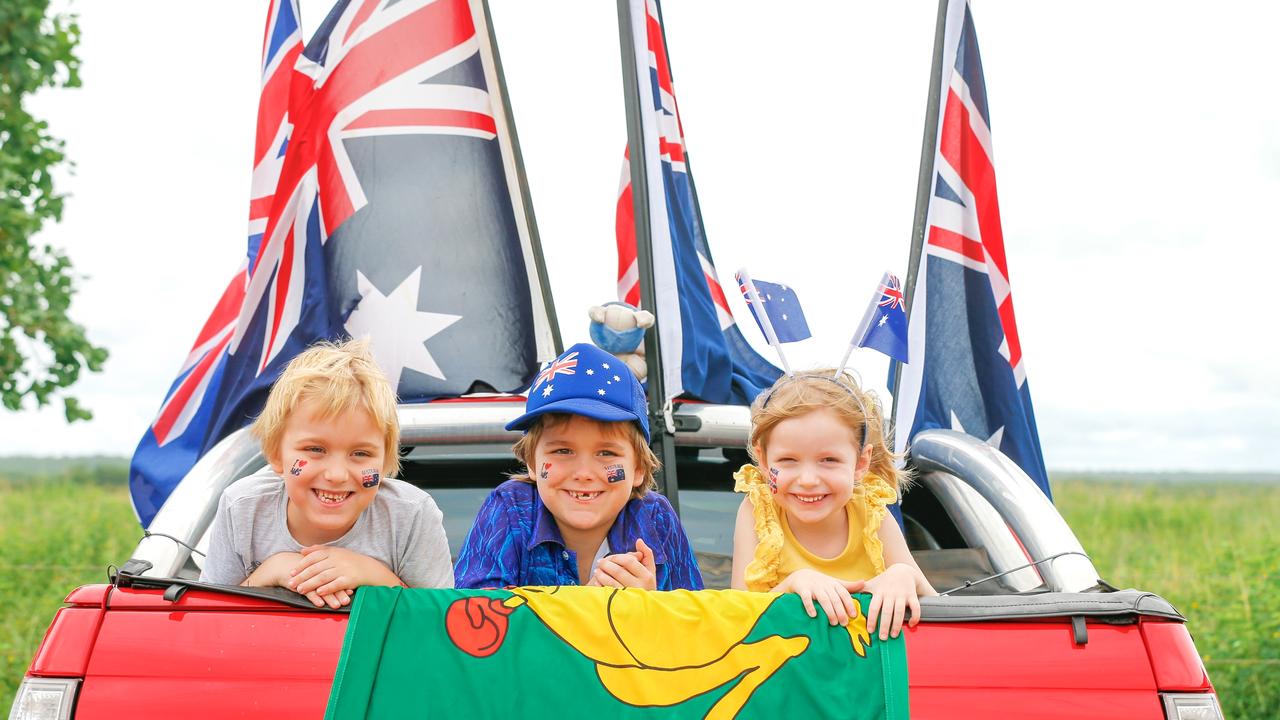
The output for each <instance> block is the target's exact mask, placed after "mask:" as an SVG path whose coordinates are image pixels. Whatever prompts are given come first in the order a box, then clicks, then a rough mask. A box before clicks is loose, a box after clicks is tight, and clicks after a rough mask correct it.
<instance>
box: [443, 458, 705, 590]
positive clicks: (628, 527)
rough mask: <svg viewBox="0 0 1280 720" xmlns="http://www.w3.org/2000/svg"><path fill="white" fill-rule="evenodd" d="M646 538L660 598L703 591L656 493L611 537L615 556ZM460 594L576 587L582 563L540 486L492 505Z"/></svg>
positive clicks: (478, 529)
mask: <svg viewBox="0 0 1280 720" xmlns="http://www.w3.org/2000/svg"><path fill="white" fill-rule="evenodd" d="M637 538H642V539H644V542H645V544H646V545H648V546H649V547H650V549H652V550H653V559H654V564H655V566H656V567H657V571H658V572H657V587H658V589H659V590H678V589H685V590H701V589H702V573H701V572H699V570H698V561H697V560H696V559H695V558H694V556H693V549H692V548H691V547H690V546H689V539H688V538H687V537H685V534H684V528H683V527H682V526H681V525H680V518H678V517H677V516H676V513H675V511H674V510H673V509H672V508H671V503H670V502H668V501H667V499H666V498H665V497H663V496H662V495H661V494H659V493H656V492H650V493H646V494H645V495H644V497H640V498H632V499H631V500H629V501H627V504H626V505H625V506H623V508H622V512H620V513H618V517H617V519H616V520H614V521H613V527H611V528H609V533H608V536H607V539H608V542H609V548H610V550H611V551H612V552H615V553H620V552H630V551H632V550H635V548H636V539H637ZM453 573H454V579H455V584H456V586H457V587H459V588H493V587H507V586H512V585H577V584H578V557H577V555H576V554H575V553H574V552H573V551H572V550H569V549H567V548H566V547H565V546H564V537H563V536H562V535H561V534H560V527H559V526H558V525H556V519H555V516H554V515H552V514H551V511H550V510H548V509H547V508H546V506H545V505H543V504H542V498H541V497H539V495H538V488H537V486H535V485H533V484H532V483H527V482H521V481H519V480H508V481H507V482H504V483H502V484H501V485H499V486H498V487H496V488H494V490H493V492H491V493H489V497H487V498H485V501H484V505H482V506H480V512H478V513H477V514H476V521H475V524H474V525H472V526H471V531H470V532H468V533H467V539H466V540H465V541H464V542H463V543H462V550H461V551H460V552H459V553H458V561H457V563H455V564H454V568H453Z"/></svg>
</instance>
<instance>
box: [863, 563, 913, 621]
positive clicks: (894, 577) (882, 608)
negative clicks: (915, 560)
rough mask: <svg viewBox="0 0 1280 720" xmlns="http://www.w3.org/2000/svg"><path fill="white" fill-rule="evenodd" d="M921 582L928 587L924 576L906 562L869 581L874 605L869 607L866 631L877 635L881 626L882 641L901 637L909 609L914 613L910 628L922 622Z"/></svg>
mask: <svg viewBox="0 0 1280 720" xmlns="http://www.w3.org/2000/svg"><path fill="white" fill-rule="evenodd" d="M917 576H919V577H917ZM921 582H923V583H924V584H925V586H927V585H928V581H926V580H924V576H923V574H921V573H920V571H919V570H917V569H916V568H914V567H912V566H910V565H908V564H906V563H894V564H893V565H890V566H889V567H888V568H886V569H885V571H884V572H882V573H880V574H879V575H877V576H875V577H873V578H871V579H870V580H868V581H867V583H866V590H867V592H869V593H871V604H870V605H869V606H868V607H867V632H875V631H876V627H877V626H879V627H880V639H881V640H888V639H889V638H890V637H898V633H900V632H902V621H903V620H904V619H905V616H906V611H907V609H910V610H911V621H910V622H909V623H908V627H915V626H916V623H918V622H920V596H919V594H918V587H919V583H921Z"/></svg>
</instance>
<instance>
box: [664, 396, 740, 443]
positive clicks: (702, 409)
mask: <svg viewBox="0 0 1280 720" xmlns="http://www.w3.org/2000/svg"><path fill="white" fill-rule="evenodd" d="M675 416H676V418H677V420H676V423H677V426H679V418H681V417H687V418H694V419H696V421H697V422H698V423H699V424H700V425H701V427H699V428H698V429H697V430H696V431H692V432H686V431H678V432H676V445H677V446H679V447H700V448H711V447H738V448H742V449H744V450H745V449H746V447H747V438H748V437H749V436H750V435H751V410H750V409H749V408H747V407H746V406H743V405H699V404H694V403H686V404H684V405H681V406H680V407H678V408H676V412H675Z"/></svg>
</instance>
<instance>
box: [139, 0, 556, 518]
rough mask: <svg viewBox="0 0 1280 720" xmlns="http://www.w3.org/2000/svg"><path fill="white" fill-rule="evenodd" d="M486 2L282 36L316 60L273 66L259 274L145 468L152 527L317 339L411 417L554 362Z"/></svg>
mask: <svg viewBox="0 0 1280 720" xmlns="http://www.w3.org/2000/svg"><path fill="white" fill-rule="evenodd" d="M473 2H474V0H434V2H433V1H432V0H402V1H401V2H399V3H391V4H379V5H376V6H375V5H371V4H369V3H349V2H339V3H338V4H337V5H336V6H335V7H334V9H333V10H332V12H331V13H330V14H329V16H328V17H327V18H326V19H325V21H324V22H323V23H322V24H321V26H320V28H319V29H318V30H317V32H316V33H315V35H314V36H313V38H312V40H311V42H310V43H308V44H307V46H306V48H305V49H303V48H301V40H300V37H301V35H300V33H299V32H298V31H297V22H296V9H293V10H294V13H293V16H292V17H293V25H292V28H293V35H292V36H291V37H293V38H294V39H293V41H292V44H291V43H289V42H282V41H280V35H281V33H280V32H275V31H273V30H272V28H271V26H270V25H269V26H268V32H267V35H266V37H267V45H266V49H265V50H264V53H269V52H281V51H282V50H281V48H295V49H297V50H300V51H301V52H300V54H299V53H295V54H294V55H293V58H294V59H293V60H292V61H290V62H287V63H284V64H282V63H278V62H274V61H273V62H264V73H265V72H266V69H267V68H275V69H276V70H281V69H282V70H283V71H284V72H286V73H287V74H288V77H287V79H288V83H287V84H286V85H285V87H284V93H283V97H284V98H285V99H286V101H287V105H286V107H287V124H286V123H284V122H283V120H284V118H285V117H286V111H285V110H284V109H281V110H280V111H279V119H280V120H281V122H280V125H279V126H280V127H284V128H285V133H286V134H283V135H280V134H276V127H277V125H275V124H273V122H267V123H265V124H264V122H263V119H262V117H261V114H260V118H259V124H258V126H259V141H260V145H261V147H263V148H266V152H265V153H264V154H263V156H262V157H263V158H265V159H264V160H262V161H261V162H266V163H270V162H275V164H276V167H274V168H273V169H272V172H271V173H270V174H269V176H270V177H272V178H273V179H275V184H274V186H273V191H272V192H271V193H268V194H267V195H266V196H265V199H262V198H259V197H255V198H254V201H253V203H252V207H253V211H252V212H251V218H255V220H256V221H257V222H251V225H250V239H249V251H250V262H249V263H248V264H247V267H246V268H245V270H244V272H243V274H242V275H240V276H238V280H239V283H238V284H237V282H236V281H233V283H232V287H231V288H229V289H228V295H224V302H222V303H220V304H219V309H218V310H217V311H215V317H216V318H217V322H215V321H214V318H211V319H210V323H208V324H206V330H205V331H202V333H201V336H200V337H201V340H198V341H197V346H196V347H195V348H193V350H192V358H189V360H188V362H187V363H186V366H187V367H184V369H183V372H182V376H181V377H180V378H179V380H178V381H177V382H175V384H174V388H173V389H172V390H171V393H170V395H169V397H167V398H166V400H165V403H164V406H163V407H162V409H161V413H160V416H159V417H158V418H157V421H156V422H155V423H153V425H152V426H151V427H149V428H148V429H147V432H146V434H145V435H144V437H143V439H142V442H141V443H140V444H139V446H138V450H137V452H136V453H135V455H134V462H133V467H132V471H131V479H130V484H131V491H132V495H133V499H134V506H135V510H136V511H137V513H138V517H139V519H140V520H141V522H142V524H143V525H144V526H146V525H149V524H150V522H151V520H152V518H153V517H154V516H155V514H156V512H157V511H158V510H159V508H160V506H161V504H163V502H164V500H165V498H167V497H168V495H169V493H170V492H171V491H172V490H173V488H174V487H175V486H176V485H177V483H178V482H179V481H181V479H182V478H183V477H184V476H185V475H186V472H187V471H188V470H189V469H190V468H191V466H192V464H194V462H195V461H196V460H197V459H198V457H199V455H200V454H202V453H204V452H207V451H208V450H209V449H210V448H211V447H213V446H214V445H215V444H217V443H218V442H219V441H221V440H222V439H223V438H225V437H226V436H227V435H228V434H230V433H231V432H233V431H235V430H237V429H239V428H242V427H244V426H245V425H247V424H248V423H249V421H250V420H251V419H252V418H253V417H254V416H255V415H256V414H257V413H258V412H259V411H260V409H261V407H262V404H263V403H264V401H265V399H266V396H267V393H268V391H269V389H270V386H271V384H272V382H274V380H275V378H276V377H277V376H278V375H279V373H280V371H281V370H282V369H283V367H284V366H285V365H286V364H287V363H288V362H289V360H290V359H292V358H293V356H294V355H296V354H297V353H298V352H300V351H302V350H303V349H305V348H306V347H308V346H309V345H311V344H313V343H314V342H316V341H317V340H321V339H336V338H340V337H346V336H351V337H369V338H370V339H371V341H372V342H371V350H372V352H373V355H374V357H375V358H376V359H377V361H378V364H379V366H380V367H381V368H382V370H383V371H384V372H385V373H386V375H387V377H388V378H389V379H390V380H391V382H392V383H393V384H395V385H396V389H397V393H398V395H399V397H400V399H401V401H402V402H415V401H424V400H429V399H431V398H435V397H442V396H454V395H460V394H464V393H468V392H477V391H490V392H493V391H497V392H517V391H520V390H522V389H523V388H525V387H527V386H528V384H529V380H530V379H531V378H532V377H533V375H534V374H535V373H536V372H537V368H538V364H539V359H546V358H550V357H552V356H554V355H555V350H554V339H553V335H552V333H551V329H550V322H549V320H548V313H547V309H546V305H545V302H544V299H543V297H542V295H541V290H540V284H539V282H538V278H537V270H536V268H535V267H533V266H532V263H526V258H530V257H533V251H532V244H531V243H532V240H531V237H530V230H529V227H528V223H527V222H526V209H525V207H524V198H523V196H522V195H521V193H520V191H519V189H518V187H517V186H516V185H515V184H509V183H508V180H509V179H511V180H512V181H513V183H514V179H515V178H517V177H518V175H519V168H517V167H516V165H515V160H514V151H513V146H512V139H511V137H510V136H509V133H508V128H509V124H508V122H507V120H506V118H504V117H503V116H502V113H500V112H497V111H496V110H495V108H498V107H504V106H506V103H503V102H499V101H498V100H496V99H495V98H494V97H492V94H493V93H496V92H498V91H499V89H498V88H491V87H489V82H488V77H490V76H491V74H492V73H493V72H496V68H495V67H494V66H493V62H494V60H493V58H494V55H493V49H492V48H491V47H489V33H488V29H487V28H485V27H484V26H483V25H477V23H478V22H482V21H483V18H484V17H485V14H484V13H483V12H482V11H480V9H479V8H478V7H473ZM286 4H287V3H281V4H280V5H281V6H282V7H283V6H284V5H286ZM272 12H273V13H274V12H276V8H275V5H274V4H273V11H272ZM269 22H270V21H269ZM273 48H275V50H272V49H273ZM268 87H270V88H273V89H275V88H278V87H279V85H278V84H272V83H268V82H267V81H266V80H264V90H263V93H264V94H263V100H262V103H263V104H264V105H265V104H267V103H268ZM272 97H275V95H272ZM264 128H265V129H264ZM264 136H270V137H272V138H273V139H272V140H271V141H269V142H264V141H263V140H262V138H263V137H264ZM260 164H261V163H260ZM261 179H262V178H261V177H259V176H258V170H257V169H255V188H256V187H257V186H258V183H259V181H260V180H261ZM260 201H261V202H260ZM262 208H266V209H265V210H263V211H262V212H261V213H259V212H258V210H262ZM210 324H212V325H214V326H216V331H215V330H210V328H209V325H210ZM206 335H208V336H209V337H210V338H211V339H210V340H208V341H206V340H205V337H206ZM197 371H199V372H200V373H202V374H203V375H202V377H201V378H199V379H193V378H195V377H196V375H195V374H196V373H197ZM177 449H181V452H175V450H177Z"/></svg>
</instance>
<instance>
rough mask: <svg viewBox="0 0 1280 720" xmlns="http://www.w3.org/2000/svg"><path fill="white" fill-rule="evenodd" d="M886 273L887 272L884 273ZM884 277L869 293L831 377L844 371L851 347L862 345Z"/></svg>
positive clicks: (878, 299)
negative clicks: (859, 317) (854, 328)
mask: <svg viewBox="0 0 1280 720" xmlns="http://www.w3.org/2000/svg"><path fill="white" fill-rule="evenodd" d="M885 275H888V273H885ZM885 280H887V278H886V277H881V278H880V284H879V285H876V289H875V290H874V291H873V292H872V293H871V302H869V303H867V309H866V310H864V311H863V312H862V320H861V321H859V322H858V329H857V330H855V331H854V333H853V338H852V339H851V340H849V347H847V348H845V351H844V357H842V358H840V367H837V368H836V372H835V374H834V375H832V377H837V378H838V377H840V373H842V372H844V369H845V367H846V366H847V365H848V364H849V356H850V355H852V354H853V349H854V348H856V347H861V346H862V341H863V340H865V339H866V337H867V331H868V330H870V329H871V317H872V316H873V315H875V314H876V308H877V307H879V304H880V296H881V295H882V294H884V290H883V289H882V286H883V285H884V284H885Z"/></svg>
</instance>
